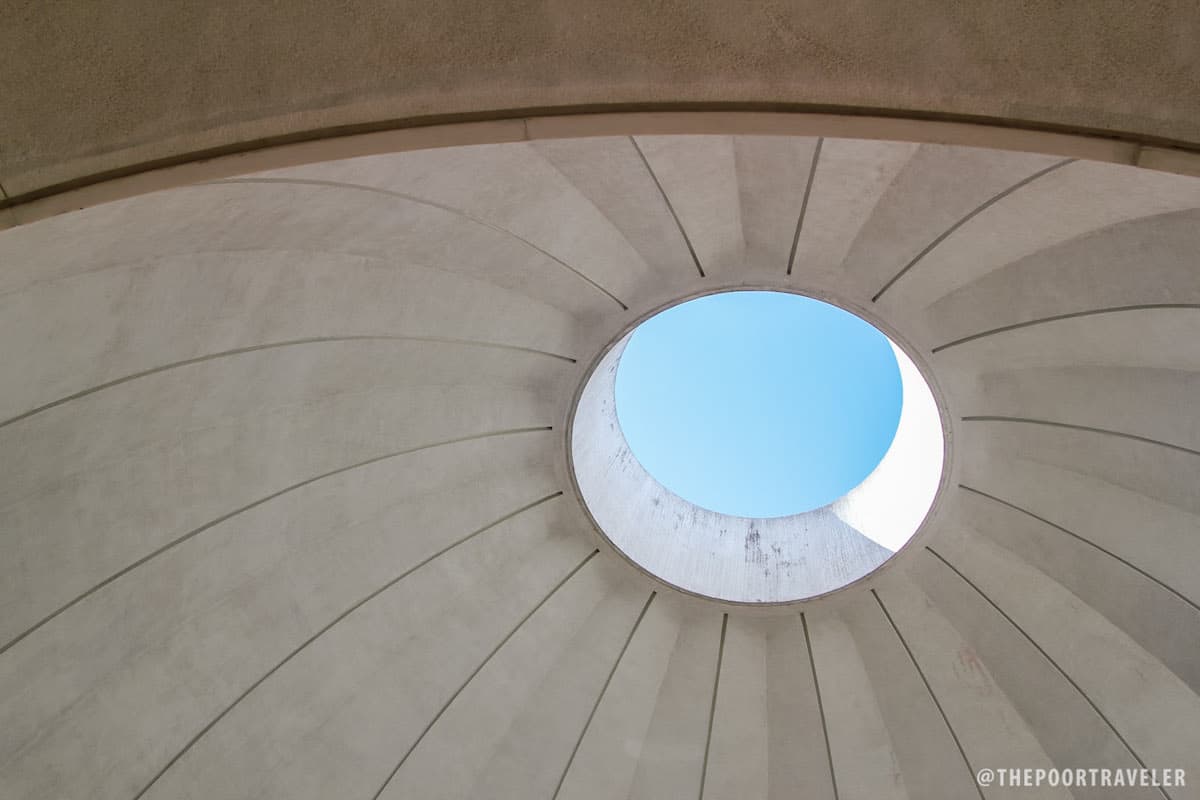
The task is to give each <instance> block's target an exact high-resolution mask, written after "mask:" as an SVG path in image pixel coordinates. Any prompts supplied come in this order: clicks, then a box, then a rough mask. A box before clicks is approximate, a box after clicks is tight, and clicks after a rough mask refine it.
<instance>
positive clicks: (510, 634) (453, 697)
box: [371, 549, 600, 800]
mask: <svg viewBox="0 0 1200 800" xmlns="http://www.w3.org/2000/svg"><path fill="white" fill-rule="evenodd" d="M599 552H600V551H599V550H598V549H597V550H593V551H592V552H591V553H589V554H588V556H587V557H586V558H585V559H583V561H581V562H579V564H578V565H576V567H575V568H574V569H572V570H571V571H570V572H568V573H567V574H566V576H565V577H564V578H563V579H562V580H560V581H559V582H558V583H556V584H555V585H554V588H553V589H551V590H550V593H549V594H547V595H546V596H545V597H543V598H542V599H541V601H539V602H538V604H537V605H536V606H534V607H533V608H532V609H530V611H529V613H528V614H526V615H525V616H524V617H522V618H521V620H520V621H519V622H518V623H517V624H516V626H515V627H514V628H513V629H512V630H511V631H509V632H508V634H507V635H505V637H504V638H503V639H501V640H500V643H499V644H497V645H496V646H495V647H493V648H492V651H491V652H490V653H488V654H487V656H486V657H485V658H484V659H483V661H481V662H480V664H479V666H477V667H476V668H475V669H474V670H473V671H472V672H471V674H470V675H468V676H467V679H466V680H465V681H463V683H462V685H461V686H459V687H458V689H456V690H455V692H454V694H452V695H450V699H448V700H447V701H446V702H445V704H443V705H442V707H441V709H440V710H439V711H438V713H437V714H436V715H434V717H433V719H431V720H430V721H429V724H427V725H426V726H425V728H424V729H423V730H422V731H421V733H420V735H418V736H417V738H416V740H415V741H414V742H413V743H412V745H410V746H409V748H408V750H406V751H405V752H404V755H403V756H401V758H400V761H399V763H397V764H396V766H395V767H394V768H393V769H392V771H391V772H390V773H388V776H387V780H385V781H384V782H383V784H382V785H381V786H380V787H379V790H378V791H377V792H375V794H374V795H373V796H372V797H371V800H379V796H380V795H381V794H383V792H384V790H385V789H387V787H388V784H389V783H391V782H392V779H393V778H395V777H396V773H397V772H399V771H400V768H401V767H402V766H404V762H405V761H407V760H408V757H409V756H410V755H412V754H413V751H414V750H416V749H417V746H418V745H420V744H421V742H422V741H423V740H424V739H425V736H426V734H428V733H429V731H431V730H432V729H433V726H434V725H436V724H437V721H438V720H439V719H441V718H442V715H443V714H445V713H446V711H447V710H448V709H449V708H450V706H451V704H453V703H454V701H455V700H456V699H458V696H459V695H460V694H462V693H463V690H464V689H466V688H467V686H468V685H469V684H470V683H471V681H472V680H474V679H475V676H476V675H478V674H479V673H480V672H482V671H483V668H484V667H486V666H487V664H488V662H489V661H491V660H492V657H493V656H494V655H496V653H498V652H500V648H502V647H504V645H505V644H507V643H508V640H509V639H511V638H512V637H513V636H515V635H516V633H517V631H519V630H520V629H521V626H522V625H524V624H525V623H526V622H528V621H529V619H530V618H531V617H533V615H534V614H536V613H537V611H538V609H539V608H541V607H542V606H544V605H545V604H546V602H547V601H549V600H550V598H551V597H553V596H554V594H555V592H557V591H558V590H559V589H561V588H562V587H563V586H564V585H565V584H566V582H567V581H569V580H571V578H572V577H574V576H575V573H577V572H579V570H581V569H583V568H584V566H585V565H586V564H587V563H588V562H589V561H591V560H592V559H593V558H594V557H595V556H596V554H597V553H599Z"/></svg>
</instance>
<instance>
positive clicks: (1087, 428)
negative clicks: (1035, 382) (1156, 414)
mask: <svg viewBox="0 0 1200 800" xmlns="http://www.w3.org/2000/svg"><path fill="white" fill-rule="evenodd" d="M961 419H962V421H963V422H1024V423H1026V424H1029V425H1046V426H1049V427H1051V428H1069V429H1070V430H1075V431H1086V432H1088V433H1103V434H1107V435H1108V436H1118V437H1120V438H1122V439H1132V440H1134V441H1135V442H1144V443H1145V444H1155V445H1158V446H1159V447H1166V448H1169V449H1171V450H1178V451H1179V452H1181V453H1187V454H1188V455H1193V456H1200V450H1193V449H1192V448H1190V447H1184V446H1183V445H1181V444H1172V443H1171V442H1164V441H1163V440H1162V439H1151V438H1149V437H1148V436H1138V435H1137V434H1136V433H1124V432H1122V431H1114V430H1111V429H1109V428H1093V427H1091V426H1090V425H1074V424H1072V423H1070V422H1054V421H1052V420H1048V419H1034V418H1033V417H1004V416H991V415H978V416H967V417H961Z"/></svg>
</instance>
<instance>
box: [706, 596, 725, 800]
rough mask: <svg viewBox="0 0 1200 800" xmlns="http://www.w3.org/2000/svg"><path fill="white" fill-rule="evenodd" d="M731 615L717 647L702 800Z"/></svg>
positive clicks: (722, 626)
mask: <svg viewBox="0 0 1200 800" xmlns="http://www.w3.org/2000/svg"><path fill="white" fill-rule="evenodd" d="M728 626H729V615H728V614H722V615H721V643H720V645H718V646H717V674H716V675H714V676H713V690H712V704H711V705H710V706H709V707H708V734H707V735H706V736H705V737H704V763H703V764H701V766H700V800H704V783H705V780H707V778H708V751H709V748H710V747H712V733H713V720H715V719H716V717H717V689H718V688H720V686H721V664H722V662H723V661H724V660H725V629H726V628H727V627H728Z"/></svg>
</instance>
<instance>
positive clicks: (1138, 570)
mask: <svg viewBox="0 0 1200 800" xmlns="http://www.w3.org/2000/svg"><path fill="white" fill-rule="evenodd" d="M958 488H960V489H964V490H966V491H968V492H972V493H973V494H977V495H979V496H980V497H986V498H987V499H988V500H991V501H993V502H995V503H999V504H1000V505H1002V506H1007V507H1008V508H1011V509H1012V510H1013V511H1019V512H1020V513H1022V514H1024V515H1025V516H1027V517H1032V518H1033V519H1036V520H1037V521H1038V522H1040V523H1042V524H1043V525H1049V526H1050V527H1051V528H1054V529H1055V530H1057V531H1061V532H1062V533H1065V534H1067V535H1068V536H1070V537H1071V538H1073V539H1077V540H1078V541H1080V542H1083V543H1084V544H1086V545H1088V546H1089V547H1093V548H1095V549H1096V550H1099V551H1100V552H1101V553H1104V555H1106V556H1108V557H1109V558H1112V559H1114V560H1116V561H1118V562H1120V563H1121V564H1124V565H1125V566H1126V567H1128V568H1129V569H1131V570H1133V571H1134V572H1136V573H1138V574H1139V575H1141V576H1142V577H1144V578H1146V579H1148V580H1150V581H1153V582H1154V583H1155V584H1157V585H1158V586H1161V587H1162V588H1164V589H1166V590H1167V591H1168V592H1170V593H1171V594H1173V595H1175V596H1176V597H1178V598H1179V599H1180V600H1182V601H1183V602H1185V603H1187V604H1188V605H1189V606H1191V607H1192V608H1194V609H1195V610H1196V611H1200V605H1197V604H1196V603H1194V602H1193V601H1191V600H1190V599H1188V598H1187V597H1185V596H1184V595H1182V594H1180V593H1179V592H1178V591H1176V590H1175V589H1173V588H1172V587H1171V586H1170V585H1168V584H1166V583H1164V582H1163V581H1161V580H1159V579H1158V578H1156V577H1154V576H1153V575H1151V574H1150V573H1149V572H1146V570H1144V569H1142V568H1141V567H1138V566H1135V565H1134V564H1131V563H1129V562H1128V561H1126V560H1125V559H1124V558H1121V556H1119V555H1117V554H1116V553H1114V552H1112V551H1111V550H1107V549H1105V548H1104V547H1101V546H1100V545H1098V544H1096V543H1095V542H1093V541H1091V540H1090V539H1087V538H1085V537H1083V536H1080V535H1079V534H1078V533H1075V532H1074V531H1071V530H1067V529H1066V528H1064V527H1063V526H1062V525H1058V524H1056V523H1053V522H1051V521H1050V520H1048V519H1046V518H1045V517H1040V516H1038V515H1037V514H1034V513H1033V512H1032V511H1029V510H1028V509H1024V508H1022V507H1021V506H1019V505H1017V504H1016V503H1010V502H1009V501H1007V500H1002V499H1000V498H999V497H996V496H995V495H991V494H988V493H987V492H982V491H980V490H979V489H974V488H972V487H970V486H967V485H965V484H962V483H960V484H958Z"/></svg>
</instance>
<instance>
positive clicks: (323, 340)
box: [0, 335, 576, 428]
mask: <svg viewBox="0 0 1200 800" xmlns="http://www.w3.org/2000/svg"><path fill="white" fill-rule="evenodd" d="M338 342H427V343H432V344H456V345H464V346H466V347H490V348H496V349H499V350H515V351H517V352H521V353H531V354H533V355H539V356H548V357H549V358H555V359H558V360H560V361H567V362H569V363H571V364H574V363H576V361H575V359H573V358H571V357H570V356H561V355H559V354H558V353H551V352H549V351H547V350H536V349H534V348H532V347H521V346H519V345H509V344H500V343H498V342H482V341H472V340H470V339H448V338H443V337H437V336H400V335H379V336H372V335H361V336H314V337H310V338H307V339H288V340H286V341H282V342H267V343H266V344H256V345H251V346H249V347H236V348H234V349H232V350H221V351H219V352H216V353H209V354H207V355H203V356H196V357H194V358H185V359H183V360H182V361H172V362H171V363H169V364H162V365H160V366H157V367H151V368H150V369H145V370H142V371H140V372H134V373H132V374H130V375H125V376H122V377H120V378H116V379H114V380H111V381H106V382H104V383H101V384H97V385H96V386H92V387H89V388H87V389H83V390H81V391H78V392H75V393H74V394H69V395H67V396H66V397H60V398H58V399H57V400H52V401H50V402H49V403H45V404H43V405H40V406H38V407H37V408H32V409H30V410H28V411H25V412H22V413H20V414H18V415H17V416H15V417H9V418H8V419H6V420H3V421H0V428H3V427H4V426H6V425H11V424H13V423H14V422H20V421H21V420H23V419H28V418H29V417H32V416H34V415H35V414H40V413H42V412H43V411H49V410H50V409H52V408H57V407H58V406H61V405H63V404H64V403H69V402H70V401H72V400H79V399H80V398H83V397H87V396H88V395H92V394H95V393H96V392H100V391H103V390H105V389H111V388H113V387H114V386H120V385H121V384H123V383H129V382H130V381H135V380H138V379H139V378H148V377H150V376H151V375H157V374H158V373H160V372H167V371H168V370H172V369H179V368H180V367H189V366H191V365H193V364H202V363H204V362H206V361H214V360H217V359H221V358H229V357H231V356H240V355H244V354H246V353H257V352H259V351H262V350H276V349H279V348H283V347H296V346H299V345H306V344H336V343H338Z"/></svg>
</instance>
